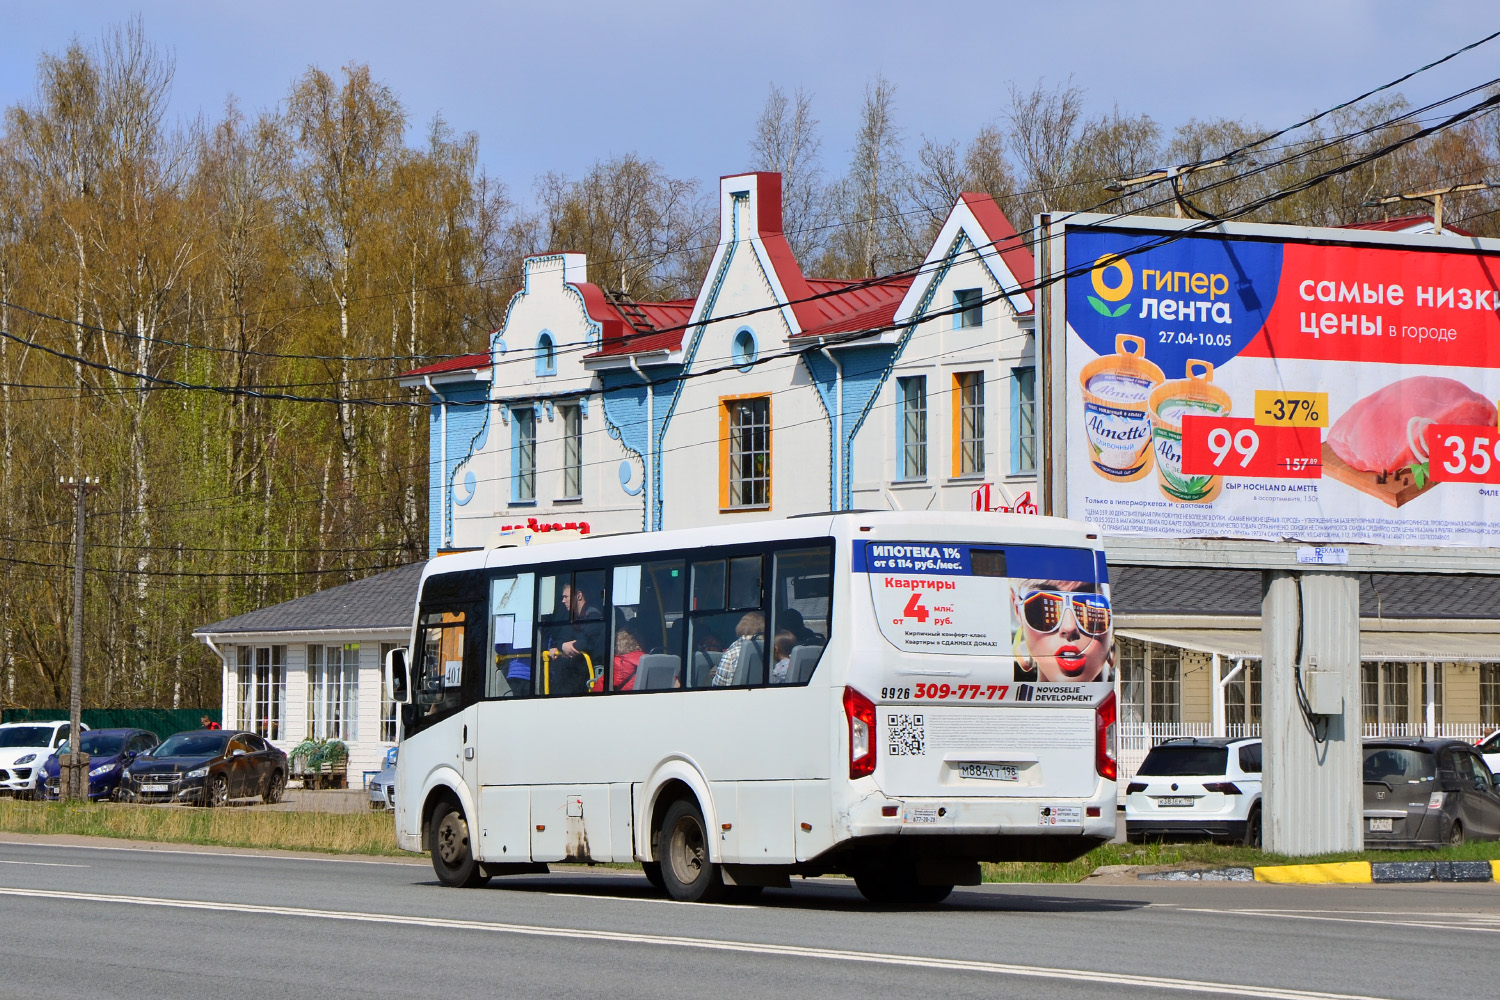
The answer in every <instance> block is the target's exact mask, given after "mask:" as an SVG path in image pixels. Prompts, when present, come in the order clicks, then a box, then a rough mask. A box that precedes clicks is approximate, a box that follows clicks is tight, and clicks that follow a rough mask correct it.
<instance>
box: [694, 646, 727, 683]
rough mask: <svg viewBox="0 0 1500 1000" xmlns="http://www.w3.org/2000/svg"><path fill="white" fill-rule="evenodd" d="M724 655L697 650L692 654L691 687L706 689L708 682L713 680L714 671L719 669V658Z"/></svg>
mask: <svg viewBox="0 0 1500 1000" xmlns="http://www.w3.org/2000/svg"><path fill="white" fill-rule="evenodd" d="M723 655H724V654H723V653H721V652H713V653H710V652H706V651H704V650H701V649H700V650H698V651H697V652H695V653H694V654H693V683H692V685H691V686H692V687H695V688H696V687H708V682H709V681H711V680H713V676H714V671H715V670H718V669H719V658H720V657H722V656H723Z"/></svg>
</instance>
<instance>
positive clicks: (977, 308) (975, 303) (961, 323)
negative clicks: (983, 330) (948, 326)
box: [953, 288, 984, 330]
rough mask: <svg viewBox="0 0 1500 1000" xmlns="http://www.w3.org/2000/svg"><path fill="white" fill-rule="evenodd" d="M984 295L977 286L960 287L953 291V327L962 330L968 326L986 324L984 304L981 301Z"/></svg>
mask: <svg viewBox="0 0 1500 1000" xmlns="http://www.w3.org/2000/svg"><path fill="white" fill-rule="evenodd" d="M981 298H982V296H981V295H980V291H979V289H977V288H960V289H959V290H958V291H956V292H954V293H953V308H954V310H955V311H954V313H953V329H955V330H962V329H965V328H967V327H973V326H982V325H983V324H984V305H983V304H982V302H981V301H980V300H981Z"/></svg>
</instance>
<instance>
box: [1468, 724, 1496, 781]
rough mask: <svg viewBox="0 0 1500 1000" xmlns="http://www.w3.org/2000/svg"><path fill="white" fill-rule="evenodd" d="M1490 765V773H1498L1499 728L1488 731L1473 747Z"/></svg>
mask: <svg viewBox="0 0 1500 1000" xmlns="http://www.w3.org/2000/svg"><path fill="white" fill-rule="evenodd" d="M1474 749H1475V750H1478V751H1479V756H1481V757H1483V758H1484V762H1485V763H1486V764H1488V765H1489V766H1490V773H1491V774H1495V775H1500V729H1497V730H1495V731H1494V732H1493V733H1490V734H1489V735H1488V736H1486V737H1485V738H1484V739H1482V740H1480V741H1479V744H1478V745H1477V746H1475V747H1474Z"/></svg>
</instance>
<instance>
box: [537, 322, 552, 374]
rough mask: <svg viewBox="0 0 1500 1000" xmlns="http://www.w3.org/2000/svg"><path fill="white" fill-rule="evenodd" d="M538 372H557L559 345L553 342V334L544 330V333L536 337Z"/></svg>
mask: <svg viewBox="0 0 1500 1000" xmlns="http://www.w3.org/2000/svg"><path fill="white" fill-rule="evenodd" d="M536 373H537V374H538V375H556V374H557V347H556V345H555V344H553V342H552V334H550V333H548V332H547V331H545V330H543V331H542V335H541V336H540V337H538V338H536Z"/></svg>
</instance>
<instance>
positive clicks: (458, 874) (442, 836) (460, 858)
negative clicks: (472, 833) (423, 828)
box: [427, 801, 490, 889]
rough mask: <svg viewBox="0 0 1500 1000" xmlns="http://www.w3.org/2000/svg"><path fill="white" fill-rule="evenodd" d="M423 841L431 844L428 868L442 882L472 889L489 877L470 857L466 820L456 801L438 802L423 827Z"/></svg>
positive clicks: (470, 848) (471, 853) (471, 852)
mask: <svg viewBox="0 0 1500 1000" xmlns="http://www.w3.org/2000/svg"><path fill="white" fill-rule="evenodd" d="M427 842H428V843H429V844H430V845H432V870H433V871H434V872H436V873H437V877H438V881H440V882H442V883H443V884H444V885H451V886H454V887H456V888H460V889H473V888H477V887H479V886H481V885H484V884H485V883H486V882H488V881H489V880H490V877H489V876H488V875H486V874H485V873H484V869H482V868H480V867H479V862H478V861H476V860H475V859H474V848H473V845H472V844H471V843H470V841H469V823H468V820H466V819H464V811H463V809H461V808H459V806H458V805H457V804H456V803H454V802H451V801H448V802H440V803H438V807H437V809H435V810H433V813H432V822H431V824H430V825H429V826H428V828H427Z"/></svg>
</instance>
